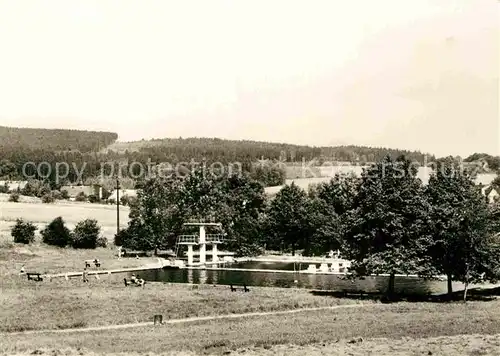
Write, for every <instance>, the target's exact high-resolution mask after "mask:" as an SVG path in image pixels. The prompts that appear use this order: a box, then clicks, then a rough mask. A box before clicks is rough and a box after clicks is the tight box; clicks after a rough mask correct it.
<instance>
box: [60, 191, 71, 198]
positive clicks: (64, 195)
mask: <svg viewBox="0 0 500 356" xmlns="http://www.w3.org/2000/svg"><path fill="white" fill-rule="evenodd" d="M61 199H65V200H67V199H69V193H68V191H67V190H66V189H63V190H61Z"/></svg>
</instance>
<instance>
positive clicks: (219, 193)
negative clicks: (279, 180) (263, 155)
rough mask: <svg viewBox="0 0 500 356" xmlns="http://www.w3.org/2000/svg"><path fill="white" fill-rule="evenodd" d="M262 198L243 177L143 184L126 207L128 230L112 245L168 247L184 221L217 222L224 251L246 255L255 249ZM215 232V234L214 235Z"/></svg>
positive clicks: (198, 173)
mask: <svg viewBox="0 0 500 356" xmlns="http://www.w3.org/2000/svg"><path fill="white" fill-rule="evenodd" d="M264 203H265V195H264V188H263V186H262V184H260V183H258V182H256V181H253V180H252V179H250V178H249V177H248V176H246V175H243V176H237V175H232V176H229V177H227V176H217V175H214V174H211V172H206V171H205V172H203V171H202V170H194V171H192V172H191V173H190V174H188V175H186V176H185V177H183V178H171V179H162V178H154V179H150V180H147V181H145V182H144V184H143V186H142V189H141V190H140V192H139V194H138V200H137V203H136V205H135V206H132V207H131V211H130V222H129V227H128V228H127V230H125V231H123V232H122V234H121V235H120V236H118V238H117V241H118V242H119V243H121V244H122V245H123V246H125V247H130V248H138V249H142V250H151V249H155V250H156V249H157V248H160V247H166V248H172V247H174V246H175V241H176V237H177V236H178V235H179V234H181V233H183V231H184V232H185V230H184V227H183V224H184V223H186V222H189V221H193V220H194V221H198V222H199V221H205V222H220V223H222V225H223V229H224V232H225V234H226V237H227V238H228V247H229V248H231V249H232V250H234V251H236V252H237V253H239V254H251V253H253V252H255V251H256V250H257V248H258V247H259V237H260V236H261V235H262V234H261V231H260V230H261V226H262V224H261V220H262V213H263V211H264ZM219 232H220V231H219Z"/></svg>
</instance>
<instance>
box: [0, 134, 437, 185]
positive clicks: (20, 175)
mask: <svg viewBox="0 0 500 356" xmlns="http://www.w3.org/2000/svg"><path fill="white" fill-rule="evenodd" d="M116 139H117V134H116V133H112V132H93V131H79V130H51V129H29V128H10V127H0V179H13V180H16V179H22V180H26V178H27V177H29V178H31V179H37V180H45V181H47V182H49V183H50V185H51V188H52V189H58V186H60V185H64V184H68V183H71V184H78V183H86V182H87V181H89V180H92V179H95V178H98V177H100V176H103V175H104V176H109V175H110V174H118V172H119V175H120V176H121V177H138V176H140V175H141V166H142V169H145V167H148V165H151V164H159V163H162V162H166V163H169V164H171V165H174V166H175V165H179V164H187V165H189V164H190V162H193V161H195V162H196V163H197V164H200V163H202V162H205V164H207V165H210V164H212V163H214V162H220V163H222V164H224V165H229V164H232V163H235V162H239V163H240V164H241V168H242V170H243V171H244V172H248V173H250V175H251V176H252V177H253V178H254V179H256V180H258V181H260V182H262V183H263V184H264V185H265V186H275V185H281V184H283V183H284V180H285V178H286V172H285V169H284V168H283V165H281V166H280V165H279V164H277V163H288V164H292V163H294V162H302V161H303V160H304V161H306V162H309V161H311V160H317V163H318V164H321V163H322V162H324V161H349V162H357V163H360V164H363V163H366V162H373V161H378V160H380V159H382V158H383V157H384V156H385V155H387V154H389V155H390V156H391V157H392V158H395V157H397V156H399V155H401V154H404V155H406V156H407V157H409V158H410V159H412V160H415V161H418V162H420V163H421V164H423V163H424V162H425V160H426V155H425V154H423V153H420V152H410V151H405V150H393V149H386V148H371V147H359V146H339V147H311V146H299V145H291V144H280V143H272V142H257V141H248V140H246V141H236V140H223V139H217V138H186V139H182V138H179V139H163V140H152V141H137V142H133V143H127V144H128V145H129V146H130V149H127V150H125V151H123V150H120V149H119V148H118V147H119V145H117V146H116V147H117V148H116V149H113V145H111V147H109V145H110V144H112V143H113V142H114V141H116ZM107 147H109V148H107ZM105 148H107V149H105ZM261 158H264V159H266V160H269V161H268V163H267V164H265V165H264V167H261V165H260V164H257V161H258V160H260V159H261ZM427 159H430V160H432V159H434V157H433V156H427ZM132 162H138V163H140V165H132ZM145 175H146V174H143V175H142V176H140V177H138V178H136V180H138V181H139V183H140V181H142V180H144V176H145ZM61 177H62V178H63V179H59V178H61Z"/></svg>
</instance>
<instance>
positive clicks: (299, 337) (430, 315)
mask: <svg viewBox="0 0 500 356" xmlns="http://www.w3.org/2000/svg"><path fill="white" fill-rule="evenodd" d="M499 320H500V302H497V301H494V302H478V303H476V302H473V303H468V304H462V303H452V304H433V303H411V304H410V303H398V304H385V305H380V304H379V305H373V306H367V307H364V308H360V309H357V308H356V309H338V310H334V311H322V312H308V313H301V314H290V315H274V316H268V317H265V318H262V317H252V318H245V319H237V320H217V321H212V322H194V323H188V324H179V325H165V326H158V327H153V326H152V327H144V328H137V329H126V330H112V331H111V330H110V331H105V332H103V331H100V332H89V333H84V334H82V333H71V334H65V333H63V334H43V335H37V336H36V337H35V336H33V335H2V336H3V344H2V350H1V351H2V352H5V353H9V354H12V353H15V352H21V351H27V350H34V349H35V348H51V349H57V348H62V347H70V348H73V349H77V348H80V349H82V348H83V349H86V350H89V351H94V352H100V353H111V352H127V353H130V352H141V353H147V352H149V353H155V354H156V353H161V352H163V351H165V350H171V351H191V352H195V353H198V354H200V353H216V354H221V353H225V352H228V351H235V350H238V349H246V350H247V351H251V350H253V349H257V350H261V351H262V349H264V350H265V349H267V350H268V352H267V354H276V353H271V352H270V351H277V350H279V349H280V348H281V346H279V347H278V346H276V345H289V344H293V345H299V346H300V345H313V346H310V349H309V350H311V349H312V350H313V351H314V349H316V351H317V349H318V348H321V347H323V346H322V344H325V347H326V345H329V344H333V346H329V347H330V349H331V348H333V349H334V350H335V349H336V348H337V346H338V345H337V346H336V345H335V344H337V343H339V345H340V347H343V346H342V345H345V344H346V341H348V340H351V339H353V338H354V339H356V340H359V338H360V337H361V338H362V339H371V338H386V339H389V340H400V339H402V338H412V339H421V338H428V337H441V336H454V335H462V334H468V335H477V334H482V335H493V334H496V333H498V326H499ZM355 342H356V343H358V344H363V342H359V341H355ZM495 342H496V345H497V346H498V339H496V341H495ZM386 343H393V341H383V342H382V343H380V342H376V345H378V346H377V347H379V348H380V347H382V346H383V344H386ZM397 343H399V345H400V346H399V349H400V350H401V349H405V343H402V342H400V341H397ZM314 345H316V346H314ZM318 345H321V346H318ZM349 345H350V344H349ZM429 345H434V344H432V343H431V344H429ZM372 346H373V344H372ZM287 347H288V348H291V349H295V350H300V349H301V348H300V347H297V346H293V347H292V346H287ZM429 347H430V346H429ZM432 347H433V348H434V350H437V348H436V347H435V345H434V346H432ZM249 348H250V350H249ZM409 348H410V345H409V344H407V346H406V350H408V349H409ZM302 350H308V348H302ZM341 350H342V349H341ZM343 350H347V349H345V348H344V349H343ZM367 350H370V351H374V350H376V349H368V348H367V349H364V351H367ZM411 351H414V350H411ZM429 351H430V349H429ZM435 352H437V351H435ZM248 354H252V353H248ZM282 354H283V353H282ZM286 354H288V352H287V353H286ZM295 354H298V353H295ZM307 354H310V353H309V352H307ZM333 354H335V353H333ZM338 354H341V353H338ZM358 354H359V353H358ZM364 354H367V353H364ZM372 354H373V355H380V354H379V353H376V352H375V353H372ZM409 354H410V355H411V354H414V353H409ZM417 354H418V353H417ZM435 354H439V355H441V353H435ZM481 354H483V355H484V354H485V353H476V355H481Z"/></svg>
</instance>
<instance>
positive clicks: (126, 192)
mask: <svg viewBox="0 0 500 356" xmlns="http://www.w3.org/2000/svg"><path fill="white" fill-rule="evenodd" d="M124 196H125V197H129V198H135V197H137V189H120V191H119V197H120V199H121V197H124ZM111 199H112V200H115V201H116V200H117V194H116V189H115V190H114V191H113V192H111V195H110V196H109V197H108V200H111Z"/></svg>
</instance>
